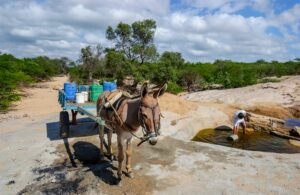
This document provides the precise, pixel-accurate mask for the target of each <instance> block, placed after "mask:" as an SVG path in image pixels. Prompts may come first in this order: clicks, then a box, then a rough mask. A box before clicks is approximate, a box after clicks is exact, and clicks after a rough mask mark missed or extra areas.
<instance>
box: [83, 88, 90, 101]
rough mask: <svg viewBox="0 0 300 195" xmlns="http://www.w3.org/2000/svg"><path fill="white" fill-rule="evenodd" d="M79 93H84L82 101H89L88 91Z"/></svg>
mask: <svg viewBox="0 0 300 195" xmlns="http://www.w3.org/2000/svg"><path fill="white" fill-rule="evenodd" d="M81 93H82V94H83V95H84V101H85V102H87V101H89V92H88V91H83V92H81Z"/></svg>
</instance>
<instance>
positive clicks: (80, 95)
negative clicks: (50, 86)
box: [76, 93, 84, 104]
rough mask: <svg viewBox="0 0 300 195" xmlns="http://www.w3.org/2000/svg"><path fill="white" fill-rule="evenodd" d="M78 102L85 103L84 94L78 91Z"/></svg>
mask: <svg viewBox="0 0 300 195" xmlns="http://www.w3.org/2000/svg"><path fill="white" fill-rule="evenodd" d="M76 103H77V104H83V103H84V94H82V93H76Z"/></svg>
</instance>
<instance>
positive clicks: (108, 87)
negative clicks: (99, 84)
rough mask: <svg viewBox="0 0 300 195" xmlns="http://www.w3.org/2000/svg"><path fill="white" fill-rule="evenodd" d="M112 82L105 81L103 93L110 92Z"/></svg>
mask: <svg viewBox="0 0 300 195" xmlns="http://www.w3.org/2000/svg"><path fill="white" fill-rule="evenodd" d="M110 85H111V84H110V82H107V81H104V82H103V91H110Z"/></svg>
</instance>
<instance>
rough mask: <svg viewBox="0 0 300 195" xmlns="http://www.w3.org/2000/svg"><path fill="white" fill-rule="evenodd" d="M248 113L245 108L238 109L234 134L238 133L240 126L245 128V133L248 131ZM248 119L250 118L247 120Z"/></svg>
mask: <svg viewBox="0 0 300 195" xmlns="http://www.w3.org/2000/svg"><path fill="white" fill-rule="evenodd" d="M248 115H249V114H248V113H247V112H246V111H245V110H238V111H236V112H235V113H234V116H233V132H232V133H233V134H234V135H237V134H238V130H239V126H241V127H242V128H243V134H245V133H246V118H248ZM247 121H248V120H247Z"/></svg>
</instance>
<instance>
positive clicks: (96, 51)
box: [80, 44, 103, 83]
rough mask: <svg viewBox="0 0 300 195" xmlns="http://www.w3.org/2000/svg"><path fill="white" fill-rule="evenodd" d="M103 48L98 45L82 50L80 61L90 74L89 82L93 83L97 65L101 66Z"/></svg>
mask: <svg viewBox="0 0 300 195" xmlns="http://www.w3.org/2000/svg"><path fill="white" fill-rule="evenodd" d="M102 54H103V47H102V46H101V45H100V44H98V45H96V46H95V47H92V46H90V45H89V46H87V47H85V48H82V49H81V56H80V61H81V62H82V63H83V66H84V68H85V70H86V71H87V72H88V81H89V82H90V83H91V82H92V81H93V74H94V72H95V70H96V66H97V65H101V63H102V62H103V60H102Z"/></svg>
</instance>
